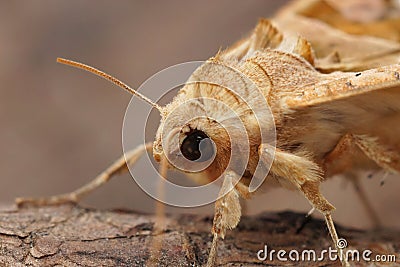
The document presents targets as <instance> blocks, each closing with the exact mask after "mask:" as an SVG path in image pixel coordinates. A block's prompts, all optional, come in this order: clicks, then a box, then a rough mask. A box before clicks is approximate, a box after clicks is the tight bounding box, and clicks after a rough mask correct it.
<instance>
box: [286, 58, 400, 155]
mask: <svg viewBox="0 0 400 267" xmlns="http://www.w3.org/2000/svg"><path fill="white" fill-rule="evenodd" d="M325 76H326V79H324V80H323V81H322V82H319V83H315V84H312V85H307V86H305V87H304V88H303V90H302V91H301V93H299V94H298V95H294V96H288V97H286V98H285V99H282V107H283V109H284V110H285V112H286V115H287V117H288V118H290V119H288V125H287V126H288V127H290V126H291V125H290V124H293V129H300V128H302V127H308V129H311V130H310V131H308V132H307V133H306V134H303V135H301V136H299V137H298V139H300V140H299V141H300V142H302V143H308V144H311V145H310V146H311V147H312V150H313V151H316V152H317V154H319V156H323V155H324V154H325V153H327V152H328V151H329V150H330V149H332V148H333V146H334V145H335V144H336V143H337V142H338V140H339V139H340V138H341V137H342V136H343V135H345V134H347V133H352V134H362V135H368V136H371V137H376V138H378V139H379V140H380V141H381V142H382V143H385V144H387V145H388V146H389V148H391V149H400V65H399V64H397V65H390V66H385V67H381V68H377V69H371V70H367V71H363V72H358V73H355V72H352V73H332V74H328V75H325ZM299 132H301V131H299ZM313 140H314V141H313ZM315 140H321V141H320V142H319V143H316V142H315ZM312 142H314V143H312ZM317 156H318V155H317Z"/></svg>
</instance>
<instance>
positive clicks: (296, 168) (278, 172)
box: [259, 144, 349, 266]
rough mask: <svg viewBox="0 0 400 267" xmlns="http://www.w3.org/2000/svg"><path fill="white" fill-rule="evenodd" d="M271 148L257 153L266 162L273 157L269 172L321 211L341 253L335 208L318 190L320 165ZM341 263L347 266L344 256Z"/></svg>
mask: <svg viewBox="0 0 400 267" xmlns="http://www.w3.org/2000/svg"><path fill="white" fill-rule="evenodd" d="M273 151H274V150H273V148H272V147H271V146H270V145H268V144H263V145H261V146H260V147H259V155H260V159H261V160H262V161H265V162H266V163H268V162H270V160H271V159H273V163H272V165H271V170H270V171H271V173H272V174H274V175H275V176H276V177H277V178H278V181H280V182H282V183H283V184H285V183H287V182H289V183H290V184H292V185H294V186H295V187H296V188H297V189H299V191H300V192H302V193H303V195H304V196H305V197H306V199H307V200H308V201H309V202H310V203H311V205H312V206H313V207H314V208H315V209H317V210H318V211H319V212H321V213H322V214H323V215H324V217H325V222H326V225H327V227H328V230H329V234H330V235H331V238H332V241H333V243H334V245H335V247H336V248H337V249H338V251H340V252H341V253H342V254H343V249H342V248H339V247H338V240H339V238H338V235H337V232H336V229H335V225H334V223H333V220H332V216H331V213H332V211H333V210H334V209H335V208H334V207H333V206H332V205H331V204H330V203H329V202H328V200H326V198H325V197H324V196H323V195H322V194H321V192H320V190H319V184H320V182H321V179H322V170H321V169H320V167H319V166H318V165H317V164H316V163H315V162H313V161H312V160H310V159H308V158H307V157H305V156H298V155H295V154H292V153H289V152H285V151H282V150H279V149H276V150H275V152H274V153H273ZM340 260H341V262H342V265H344V266H349V263H348V261H347V259H346V258H342V257H341V258H340Z"/></svg>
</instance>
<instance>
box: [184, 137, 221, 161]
mask: <svg viewBox="0 0 400 267" xmlns="http://www.w3.org/2000/svg"><path fill="white" fill-rule="evenodd" d="M180 149H181V152H182V154H183V156H184V157H185V158H186V159H188V160H190V161H198V162H204V161H207V160H210V159H211V158H212V157H213V156H214V153H215V149H214V143H213V141H212V140H211V139H210V138H209V137H208V136H207V135H206V134H205V133H204V132H203V131H200V130H194V131H192V132H189V133H188V134H187V136H186V137H185V139H184V140H183V142H182V145H181V147H180Z"/></svg>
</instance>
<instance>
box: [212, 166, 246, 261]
mask: <svg viewBox="0 0 400 267" xmlns="http://www.w3.org/2000/svg"><path fill="white" fill-rule="evenodd" d="M239 178H240V177H238V175H237V174H236V173H234V172H232V171H228V172H227V173H226V174H225V177H224V182H223V184H222V187H221V190H220V193H219V199H218V200H217V201H216V202H215V214H214V221H213V227H212V233H213V241H212V245H211V249H210V254H209V256H208V261H207V265H206V266H207V267H213V266H215V265H216V259H217V246H218V238H222V239H224V237H225V233H226V230H227V229H233V228H235V227H236V226H237V224H238V223H239V221H240V216H241V207H240V202H239V191H238V190H237V188H236V187H235V183H236V182H237V181H238V179H239ZM238 184H239V183H238Z"/></svg>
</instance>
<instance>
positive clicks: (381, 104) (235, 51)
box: [18, 1, 400, 266]
mask: <svg viewBox="0 0 400 267" xmlns="http://www.w3.org/2000/svg"><path fill="white" fill-rule="evenodd" d="M299 2H301V1H299ZM292 10H293V9H292ZM282 14H283V13H281V15H280V17H279V16H278V17H277V19H276V23H277V24H278V25H283V26H282V27H283V28H285V26H284V22H285V20H282V18H283V17H284V16H286V18H285V19H286V20H288V21H289V19H290V18H289V15H287V13H286V14H284V15H282ZM294 14H296V13H290V16H295V15H294ZM282 21H283V22H282ZM342 37H343V36H342ZM344 41H345V40H344ZM315 47H316V49H321V47H323V45H319V44H317V45H316V46H315ZM339 48H340V47H339ZM396 49H398V48H396V47H395V46H394V45H393V47H392V46H390V45H389V46H388V47H387V49H386V50H384V53H381V54H380V55H385V56H388V61H389V62H390V61H393V57H392V56H391V55H392V54H393V51H397V52H398V50H396ZM324 56H325V57H316V56H315V50H314V48H313V46H312V44H311V43H310V42H309V41H307V39H305V38H303V37H299V36H296V37H295V38H294V39H293V38H291V37H290V38H289V37H287V36H284V35H283V34H282V33H281V32H280V31H279V30H278V29H277V28H276V27H275V26H274V24H273V23H271V21H270V20H267V19H261V20H260V21H259V23H258V24H257V26H256V27H255V29H254V30H253V31H252V33H251V34H250V35H249V36H248V37H246V38H244V39H243V40H240V41H239V42H237V43H236V44H234V45H232V46H231V47H229V48H227V49H225V50H222V51H219V52H218V53H217V54H216V55H215V56H213V57H211V58H210V59H208V60H207V61H206V62H205V63H204V64H203V65H202V66H200V67H199V68H198V69H197V70H196V71H195V72H194V73H193V74H192V76H191V77H190V78H189V80H188V83H187V84H186V85H185V86H184V87H183V88H182V89H181V90H180V91H179V93H178V94H177V95H176V96H175V97H174V99H173V100H172V102H171V103H169V104H168V105H166V106H160V105H158V104H157V103H154V102H153V101H152V100H150V99H148V98H147V97H146V96H144V95H142V94H141V93H139V92H137V91H135V90H134V89H132V88H130V87H129V86H128V85H126V84H124V83H123V82H121V81H119V80H117V79H116V78H114V77H112V76H110V75H108V74H106V73H104V72H102V71H100V70H98V69H95V68H93V67H90V66H88V65H85V64H82V63H78V62H74V61H70V60H66V59H58V61H59V62H61V63H64V64H67V65H71V66H74V67H78V68H81V69H84V70H87V71H89V72H92V73H94V74H97V75H99V76H101V77H103V78H105V79H107V80H109V81H111V82H113V83H114V84H116V85H118V86H120V87H122V88H124V89H126V90H127V91H129V92H130V93H131V94H133V95H135V96H138V97H139V98H141V99H142V100H144V101H146V102H147V103H149V104H150V105H152V106H153V107H154V108H155V109H157V110H158V111H159V113H160V115H161V121H160V126H159V130H158V131H157V134H156V136H155V140H154V142H152V143H149V144H144V145H141V146H139V147H138V148H136V149H134V150H133V151H131V152H129V153H127V154H126V155H125V157H124V156H123V157H121V158H120V159H118V160H117V161H116V162H115V163H114V164H113V165H112V166H110V167H109V168H108V169H107V170H106V171H104V172H103V173H102V174H100V175H99V176H98V177H96V178H95V179H94V180H93V181H92V182H90V183H88V184H87V185H85V186H84V187H82V188H80V189H78V190H76V191H74V192H72V193H68V194H65V195H61V196H54V197H51V198H41V199H19V200H18V203H19V204H24V203H34V204H39V205H43V204H58V203H64V202H77V201H79V199H81V198H82V197H83V196H84V195H86V194H88V193H89V192H91V191H92V190H94V189H95V188H97V187H99V186H100V185H102V184H104V183H106V182H107V181H108V180H109V179H110V178H111V177H112V176H114V175H115V174H118V173H119V172H121V171H123V170H124V169H126V166H127V165H133V164H134V163H135V162H136V161H137V160H138V159H139V158H140V157H141V156H142V155H143V154H144V153H145V151H146V150H149V151H152V154H153V156H154V158H155V160H156V161H158V162H160V164H161V172H162V173H163V174H165V170H166V168H168V167H169V168H173V166H172V165H171V164H170V159H174V160H182V161H184V162H185V164H187V165H188V166H189V167H191V166H196V165H197V164H204V162H208V164H207V165H206V167H205V168H202V169H201V171H199V172H198V175H199V177H200V178H201V180H202V181H203V182H204V183H207V182H212V181H214V180H215V179H217V178H218V177H222V183H221V189H220V198H218V200H217V201H216V202H215V214H214V221H213V225H212V234H213V242H212V246H211V248H210V254H209V258H208V262H207V266H215V265H216V260H217V244H218V240H219V239H223V238H224V236H225V234H226V231H227V230H228V229H233V228H235V227H236V226H237V225H238V223H239V221H240V217H241V207H240V202H239V199H240V198H244V199H248V198H250V197H252V196H253V195H254V194H256V193H257V192H258V191H259V190H262V189H263V188H265V187H269V186H272V185H280V186H283V187H285V188H288V189H290V190H297V191H299V192H301V193H302V194H303V195H304V197H305V198H306V199H307V200H308V201H309V202H310V204H311V205H312V207H313V208H314V209H316V210H318V211H319V212H321V213H322V214H323V216H324V217H325V221H326V225H327V227H328V230H329V233H330V236H331V238H332V241H333V244H334V245H335V246H336V245H337V242H338V239H339V237H338V234H337V232H336V230H335V225H334V222H333V219H332V212H333V211H334V209H335V208H334V206H333V205H332V204H331V203H329V201H328V200H327V199H326V198H325V197H324V196H323V194H322V193H321V192H320V184H321V183H322V182H323V181H324V180H325V179H327V178H329V177H331V176H333V175H336V174H342V175H344V176H348V177H352V176H353V175H354V172H355V171H357V170H364V169H366V170H371V169H378V168H379V169H383V170H385V171H387V172H390V173H399V172H400V154H399V151H400V150H399V149H400V142H399V141H400V140H399V133H400V123H399V121H400V65H399V64H389V65H385V66H381V67H374V68H370V67H371V66H375V65H374V64H376V59H377V57H369V58H367V59H366V60H358V61H357V60H356V61H353V64H352V65H351V69H365V70H362V71H355V72H353V71H349V68H348V66H349V65H348V64H347V65H346V64H345V63H346V62H343V61H340V60H338V58H337V57H336V58H335V56H332V55H330V54H326V55H324ZM371 64H372V65H371ZM346 66H347V67H346ZM232 70H234V71H232ZM340 70H342V71H340ZM343 70H345V72H344V71H343ZM243 77H244V78H243ZM243 79H247V80H248V81H249V82H250V83H248V82H246V81H243ZM232 88H234V89H232ZM187 103H189V104H187ZM264 105H268V107H269V110H270V112H271V114H272V117H273V122H272V123H271V120H269V118H264V117H262V116H263V115H264V113H261V118H260V117H259V116H258V114H257V110H258V109H259V110H262V109H263V107H264ZM250 107H256V108H255V109H254V108H250ZM227 108H229V109H231V110H232V111H233V112H234V114H235V115H236V116H237V118H238V119H239V120H240V122H242V123H243V125H244V128H243V129H244V131H245V133H246V135H247V136H246V138H247V143H246V144H243V143H241V142H238V141H237V140H238V139H239V140H242V139H240V136H241V134H242V132H240V131H239V132H238V128H239V127H236V124H235V123H237V121H235V120H232V119H231V117H230V116H228V115H227V114H228V113H227V111H226V110H227ZM272 128H273V130H274V131H275V133H276V141H275V143H273V144H272V143H271V142H263V140H265V138H263V136H262V130H261V129H267V130H268V129H272ZM243 129H242V130H243ZM165 140H167V141H165ZM267 140H269V139H268V138H267ZM233 150H234V151H235V153H239V155H246V154H248V155H249V156H248V160H247V161H246V162H241V161H240V157H239V158H238V157H237V155H238V154H236V160H237V162H234V164H232V162H230V161H231V154H232V151H233ZM125 158H126V160H125ZM236 166H242V167H243V168H244V169H243V171H242V172H240V171H238V170H237V168H236ZM260 169H261V170H262V171H261V173H262V174H265V175H264V176H265V177H261V179H262V181H263V182H262V183H261V187H260V188H256V189H257V190H254V187H253V186H252V181H253V179H255V178H257V177H255V176H257V174H258V170H260ZM263 171H264V172H263ZM258 178H260V177H258ZM263 178H265V180H263ZM342 263H343V265H348V262H347V261H346V260H345V259H343V261H342Z"/></svg>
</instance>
